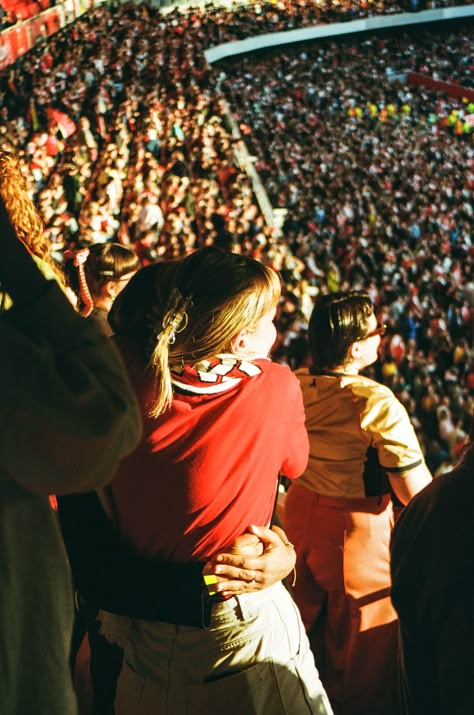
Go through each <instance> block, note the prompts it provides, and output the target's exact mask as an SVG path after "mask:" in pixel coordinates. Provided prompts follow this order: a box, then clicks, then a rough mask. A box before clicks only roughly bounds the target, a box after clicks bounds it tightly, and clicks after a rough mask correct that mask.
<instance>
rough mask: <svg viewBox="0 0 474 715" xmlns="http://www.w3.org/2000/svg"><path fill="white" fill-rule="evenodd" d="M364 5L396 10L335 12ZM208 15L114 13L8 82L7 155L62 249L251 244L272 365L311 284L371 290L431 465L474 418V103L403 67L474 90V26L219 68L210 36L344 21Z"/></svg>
mask: <svg viewBox="0 0 474 715" xmlns="http://www.w3.org/2000/svg"><path fill="white" fill-rule="evenodd" d="M369 9H370V13H374V12H378V11H380V12H395V11H397V10H399V7H398V6H397V5H396V4H393V3H379V4H378V5H376V6H374V5H373V4H371V5H370V6H369V5H366V4H360V5H355V4H348V5H347V4H341V6H340V8H339V10H337V12H340V13H343V14H344V19H351V18H352V17H354V16H355V15H357V16H363V15H364V14H367V13H369ZM205 10H206V9H204V10H199V9H196V8H195V9H194V10H192V11H191V12H189V13H187V14H184V13H180V12H179V11H178V10H174V11H172V12H170V13H168V14H166V15H162V14H161V13H159V12H158V11H157V10H156V9H152V8H148V7H147V6H145V5H142V6H140V7H138V8H137V7H134V6H131V5H125V6H122V7H121V8H120V9H118V8H116V7H112V6H111V7H109V8H104V7H102V8H101V9H100V10H93V11H91V12H90V13H88V14H87V15H86V16H85V17H83V18H82V19H80V20H79V21H78V22H76V23H75V24H74V26H72V27H71V28H68V29H65V30H62V31H61V32H60V33H58V34H57V35H56V36H54V37H53V38H51V39H49V40H48V41H47V42H45V43H44V44H43V45H42V46H41V47H39V48H37V49H36V50H35V51H34V52H33V53H30V54H29V55H28V56H26V57H25V58H23V59H22V60H20V61H18V62H17V64H16V65H15V66H14V67H12V68H10V69H9V70H7V71H6V72H5V73H4V76H3V77H2V81H1V88H2V108H1V119H0V132H1V140H2V141H1V147H2V149H8V148H15V149H18V148H19V147H21V153H22V155H23V158H24V160H25V162H26V163H27V165H28V166H29V169H30V175H31V177H33V181H32V184H31V192H32V194H33V195H35V196H36V199H37V203H38V205H39V207H40V209H41V211H42V215H43V218H44V221H45V225H46V231H47V236H48V238H49V240H50V242H51V246H52V250H53V254H54V256H55V257H56V258H57V259H59V260H60V261H61V260H62V257H63V253H64V251H65V250H67V249H70V248H74V247H76V246H78V245H87V244H90V243H95V242H104V241H110V240H112V239H118V240H119V241H121V242H122V243H125V244H131V245H132V246H133V247H134V249H135V250H136V252H137V253H138V255H139V257H140V259H141V261H142V263H148V262H153V261H155V260H157V259H159V258H163V257H164V258H169V257H173V256H178V255H182V254H184V253H186V252H188V251H189V250H190V249H192V248H194V247H196V246H201V245H206V244H211V243H215V244H217V245H221V246H225V247H231V248H233V249H234V250H239V251H242V252H244V253H252V255H255V256H257V257H259V258H260V259H261V260H263V261H264V262H266V263H269V264H271V265H273V266H274V267H275V268H277V269H279V270H281V271H282V274H283V277H284V279H285V281H286V284H287V295H286V300H285V301H284V302H283V304H282V306H281V308H280V313H281V315H280V328H281V330H280V334H281V339H280V344H279V345H278V346H277V348H276V350H275V356H276V357H277V359H281V360H284V361H287V362H289V363H290V364H291V365H292V366H293V367H296V366H297V365H298V364H300V363H301V362H302V361H304V349H305V341H304V336H305V330H306V321H307V318H308V315H309V312H310V309H311V306H312V301H313V297H314V295H315V294H316V293H317V292H319V291H321V290H323V291H325V290H328V291H333V290H337V289H338V288H341V287H342V288H346V287H362V286H366V287H368V288H369V290H370V291H371V295H372V297H373V300H374V303H375V304H376V306H377V307H378V311H379V313H380V318H381V320H383V321H385V322H387V324H388V325H389V334H388V337H387V338H386V339H385V341H384V359H383V361H382V362H381V364H380V368H379V370H380V374H378V377H379V378H381V379H383V380H384V381H385V382H387V383H388V384H390V385H391V386H392V387H393V389H394V390H395V391H396V393H397V395H399V396H400V397H401V399H402V401H403V403H404V404H405V405H406V406H407V408H408V411H409V413H410V415H411V416H412V418H414V419H415V423H416V424H417V428H418V429H419V431H420V434H421V436H422V439H423V442H424V446H425V449H426V452H427V456H428V461H429V463H430V466H431V468H432V469H434V470H436V469H437V468H438V467H439V466H440V464H442V465H445V464H446V463H449V460H451V459H453V458H455V455H456V451H457V450H458V442H459V441H462V439H463V438H464V434H465V432H466V431H467V419H468V415H469V414H470V411H471V409H472V391H473V386H474V370H473V362H472V350H471V341H472V304H473V299H474V283H473V275H472V270H473V267H472V255H473V253H472V183H473V173H472V172H473V167H472V160H473V156H472V143H471V137H472V133H471V130H472V128H471V129H470V125H469V124H468V122H467V119H466V117H468V115H469V114H472V110H473V106H472V103H470V104H469V103H468V102H467V101H466V100H463V99H459V100H455V99H450V98H449V97H447V96H445V95H441V94H439V95H436V94H434V93H433V92H431V91H429V90H428V89H423V88H421V89H420V88H416V87H414V86H408V85H407V84H406V82H404V80H403V75H404V72H405V71H406V70H407V69H410V70H414V71H418V72H421V73H426V74H429V75H431V76H432V77H434V78H443V79H449V80H450V81H455V82H458V83H460V84H463V85H465V86H468V85H469V82H470V76H471V73H472V66H471V65H470V61H469V53H468V52H467V51H466V47H468V46H469V43H470V42H472V34H470V33H469V31H468V30H466V31H464V32H459V33H451V34H449V35H446V34H443V33H440V34H439V35H432V34H430V35H429V36H427V37H426V38H425V39H424V40H421V39H420V38H417V39H416V40H414V39H413V37H410V36H409V35H405V36H402V37H399V38H398V39H391V38H388V37H384V38H383V39H379V40H375V39H365V40H363V41H362V42H359V41H357V42H352V43H350V44H343V43H335V42H331V43H325V44H319V45H317V46H316V47H313V48H311V47H305V48H302V47H301V46H300V47H298V48H297V49H296V50H287V51H286V52H285V53H284V54H280V55H279V56H275V55H274V54H272V53H270V54H269V55H268V57H266V58H263V57H261V56H260V57H258V59H257V60H256V59H255V57H253V58H247V59H243V60H242V59H239V60H238V62H237V63H236V65H235V67H234V68H232V67H231V65H230V64H229V63H227V64H225V65H224V66H222V65H221V67H220V68H218V69H217V70H211V69H210V68H209V67H207V66H206V63H205V60H204V56H203V49H205V48H206V47H209V46H211V45H213V44H217V43H220V42H223V41H227V40H230V39H240V38H242V37H244V36H248V35H249V34H255V33H256V32H262V31H264V32H268V31H275V30H282V29H293V28H296V27H300V26H303V25H309V24H314V23H315V22H321V21H334V20H337V19H341V17H340V16H338V17H336V16H333V15H334V13H335V12H336V10H335V9H334V4H328V6H327V7H326V6H324V5H317V4H315V3H301V4H297V5H295V4H293V3H292V4H290V3H285V4H279V5H278V6H277V7H275V6H273V5H262V7H261V11H260V12H259V11H258V8H257V12H256V13H254V12H252V13H250V12H248V11H247V10H246V9H245V8H242V7H238V8H236V9H234V10H232V11H231V12H228V11H227V10H223V9H218V8H215V9H212V10H211V11H209V12H205ZM184 38H186V41H185V39H184ZM190 38H192V40H193V41H192V42H191V41H189V40H190ZM79 39H80V40H81V41H80V42H78V40H79ZM355 65H357V67H358V72H357V75H355V74H354V72H353V67H354V66H355ZM218 79H219V80H220V84H221V87H222V89H223V90H224V92H225V93H226V94H227V98H228V100H229V102H230V104H231V106H232V111H233V112H234V114H235V116H236V118H237V119H238V122H239V123H240V129H241V132H242V134H243V136H244V139H245V141H246V143H247V145H248V147H249V150H250V151H251V153H252V154H253V155H254V156H255V157H256V162H255V166H256V168H257V170H258V171H259V174H260V176H261V177H262V179H263V181H264V183H265V186H266V189H267V192H268V194H269V197H270V199H271V201H272V203H273V205H274V207H277V208H283V209H285V210H286V211H287V216H286V220H285V223H284V227H283V232H282V234H281V235H278V233H275V232H274V231H273V230H272V229H270V228H268V227H267V226H265V224H264V221H263V218H262V215H261V213H260V210H259V208H258V206H257V204H256V201H255V197H254V195H253V191H252V186H251V183H250V181H249V179H248V178H247V176H246V175H245V174H244V173H243V172H242V171H241V170H240V169H239V168H238V167H237V166H236V165H235V162H234V157H233V144H234V141H235V137H233V135H232V133H231V130H230V126H229V124H228V120H227V117H226V114H225V108H224V105H223V102H222V95H220V94H219V93H218V92H216V91H215V89H214V88H215V85H216V83H217V81H218ZM446 413H447V414H446ZM458 437H459V439H458Z"/></svg>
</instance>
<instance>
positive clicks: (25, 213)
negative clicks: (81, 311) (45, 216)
mask: <svg viewBox="0 0 474 715" xmlns="http://www.w3.org/2000/svg"><path fill="white" fill-rule="evenodd" d="M0 196H1V197H2V199H3V203H4V204H5V208H6V210H7V212H8V215H9V217H10V222H11V224H12V226H13V228H14V229H15V233H16V235H17V236H18V238H19V239H20V240H21V241H23V243H24V244H25V245H26V246H27V247H28V248H29V249H30V251H31V252H32V253H33V254H34V255H35V256H37V257H38V258H41V260H43V261H44V262H45V263H47V264H48V265H49V266H50V267H51V268H52V269H53V271H54V273H55V274H56V276H57V278H58V280H59V281H60V282H61V283H62V284H63V285H66V280H65V277H64V274H63V272H62V271H61V269H60V268H59V266H58V264H57V263H56V262H55V261H54V259H53V258H52V256H51V252H50V245H49V243H48V241H47V239H46V237H45V235H44V225H43V220H42V218H41V216H40V213H39V211H38V209H37V208H36V206H35V205H34V203H33V201H32V200H31V199H30V196H29V194H28V186H27V182H26V177H25V175H24V173H23V170H22V165H21V162H20V159H19V157H18V156H17V155H16V154H14V153H13V152H9V151H0Z"/></svg>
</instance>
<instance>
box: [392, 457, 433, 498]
mask: <svg viewBox="0 0 474 715" xmlns="http://www.w3.org/2000/svg"><path fill="white" fill-rule="evenodd" d="M388 478H389V481H390V485H391V487H392V489H393V491H394V492H395V494H396V496H397V497H398V499H400V501H401V502H402V504H408V502H409V501H410V499H411V498H412V497H414V496H415V494H418V492H420V491H421V490H422V489H424V487H426V485H427V484H429V483H430V482H431V480H432V476H431V473H430V470H429V469H428V467H427V466H426V464H425V463H424V462H423V463H422V464H420V465H419V466H418V467H415V468H414V469H409V470H407V471H406V472H401V473H399V474H393V473H389V475H388Z"/></svg>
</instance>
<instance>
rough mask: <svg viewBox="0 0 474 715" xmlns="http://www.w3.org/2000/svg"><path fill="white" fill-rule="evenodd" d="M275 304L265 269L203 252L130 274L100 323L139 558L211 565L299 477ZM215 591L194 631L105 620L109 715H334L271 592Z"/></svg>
mask: <svg viewBox="0 0 474 715" xmlns="http://www.w3.org/2000/svg"><path fill="white" fill-rule="evenodd" d="M144 296H146V297H145V300H144ZM279 297H280V281H279V278H278V275H277V274H276V273H275V272H274V271H272V270H271V269H269V268H267V267H266V266H264V265H263V264H261V263H259V262H258V261H255V260H253V259H251V258H248V257H244V256H241V255H237V254H232V253H228V252H226V251H223V250H221V249H218V248H216V247H206V248H202V249H199V250H197V251H195V252H193V253H191V254H190V255H188V256H187V257H185V258H184V259H180V260H176V261H168V262H166V263H161V264H155V265H153V266H148V267H146V268H144V269H142V270H141V271H139V272H138V274H137V275H136V276H134V278H132V280H131V281H130V283H129V285H128V286H127V287H126V288H125V289H124V291H123V292H122V293H121V294H120V296H119V297H118V298H117V301H116V303H115V304H114V306H113V308H112V312H111V316H110V321H111V325H112V327H113V329H114V332H115V335H116V338H115V339H116V343H117V345H118V347H119V350H120V352H121V354H122V357H123V359H124V362H125V365H126V367H127V369H128V373H129V376H130V379H131V381H132V384H133V386H134V388H135V390H136V393H137V397H138V401H139V404H140V407H141V411H142V415H143V421H144V435H143V440H142V441H141V443H140V445H139V446H138V448H137V449H136V450H135V451H134V452H133V454H132V455H130V458H129V459H127V460H125V461H124V462H123V463H122V465H121V466H120V468H119V470H118V471H117V473H116V476H115V478H114V480H113V484H112V485H111V489H110V491H109V497H110V504H111V511H112V513H113V514H114V517H115V523H116V525H117V528H118V530H119V532H120V534H121V537H122V539H123V540H124V542H126V543H127V544H128V545H129V546H130V547H131V548H132V549H133V550H134V552H135V553H136V554H137V555H140V556H146V557H149V558H154V557H157V556H159V557H161V558H164V559H167V560H168V561H170V562H176V563H193V562H202V561H206V560H208V559H212V556H213V555H214V554H215V553H218V552H223V551H224V552H225V550H226V547H228V546H229V545H230V544H231V543H232V542H233V541H234V540H235V538H236V537H238V536H239V535H240V534H242V533H243V532H245V531H247V530H248V529H249V527H251V525H252V524H263V525H266V524H269V523H270V520H271V517H272V512H273V507H274V502H275V496H276V491H277V478H278V474H279V472H280V471H282V472H283V473H284V474H285V475H286V476H287V477H289V478H290V479H293V478H295V477H298V476H299V475H300V474H301V473H302V471H303V470H304V468H305V466H306V462H307V456H308V438H307V434H306V430H305V427H304V411H303V403H302V398H301V392H300V388H299V384H298V382H297V380H296V378H295V377H294V376H293V375H292V373H291V371H290V370H289V369H288V368H287V367H284V366H281V365H277V364H274V363H272V362H271V361H270V360H269V359H268V357H267V356H268V353H269V351H270V348H271V347H272V345H273V343H274V341H275V337H276V331H275V327H274V325H273V318H274V315H275V309H276V305H277V303H278V300H279ZM288 548H292V547H291V545H288ZM256 587H257V584H256ZM216 591H217V594H216V596H215V597H214V604H213V607H212V612H211V617H210V624H209V627H208V628H207V629H206V630H203V629H198V628H193V627H188V626H179V625H174V624H166V623H160V622H156V621H147V620H144V619H131V620H130V621H129V622H128V623H127V624H126V627H125V629H124V627H123V626H124V623H123V619H122V621H121V622H120V624H117V619H116V618H115V617H114V616H111V615H109V616H107V615H105V616H103V619H104V621H103V623H104V629H105V631H106V632H108V633H109V635H110V636H111V637H114V635H115V636H117V635H118V630H117V628H116V627H117V625H120V627H121V631H122V638H121V640H122V643H123V646H124V666H123V669H122V672H121V675H120V677H119V681H118V686H117V697H116V704H115V707H116V714H117V715H125V714H126V715H133V713H138V712H140V713H141V714H142V715H147V714H148V713H153V714H154V715H157V714H163V715H165V714H168V713H169V714H171V713H173V715H180V714H183V715H185V714H186V713H199V712H206V713H213V712H218V711H219V712H221V711H222V708H225V709H226V711H227V713H229V714H230V713H237V712H238V713H242V712H254V713H257V714H258V715H267V713H270V712H271V713H274V714H275V715H276V714H277V713H280V712H281V713H294V714H295V715H296V713H302V712H305V713H330V712H331V708H330V705H329V702H328V700H327V697H326V694H325V692H324V690H323V688H322V686H321V683H320V680H319V676H318V673H317V670H316V668H315V665H314V659H313V657H312V655H311V652H310V649H309V644H308V640H307V638H306V636H305V634H304V629H303V626H302V622H301V618H300V616H299V612H298V610H297V608H296V606H295V604H294V602H293V600H292V598H291V596H290V595H289V593H288V591H287V590H286V589H285V588H284V586H283V585H282V583H281V582H278V583H276V584H274V585H273V586H270V587H269V588H267V589H263V590H260V591H257V590H255V591H253V592H252V591H251V592H248V593H244V594H242V595H233V596H231V597H230V598H226V597H224V596H222V594H220V593H219V584H216Z"/></svg>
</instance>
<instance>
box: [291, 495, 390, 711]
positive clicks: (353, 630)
mask: <svg viewBox="0 0 474 715" xmlns="http://www.w3.org/2000/svg"><path fill="white" fill-rule="evenodd" d="M284 526H285V530H286V533H287V535H288V538H289V539H290V541H291V542H292V543H293V544H294V545H295V548H296V552H297V555H298V557H297V562H296V570H297V580H296V585H295V587H294V591H293V595H294V598H295V601H296V603H297V604H298V606H299V609H300V611H301V615H302V618H303V622H304V625H305V627H306V631H307V633H308V636H309V640H310V643H311V648H312V650H313V653H314V656H315V659H316V665H317V668H318V670H319V674H320V677H321V680H322V682H323V685H324V687H325V688H326V692H327V694H328V696H329V699H330V701H331V704H332V706H333V708H334V712H335V715H397V712H398V707H397V703H396V696H395V693H396V672H397V671H396V669H397V645H398V623H397V615H396V613H395V611H394V609H393V607H392V604H391V601H390V583H391V582H390V567H389V544H390V535H391V531H392V528H393V508H392V503H391V499H390V496H388V495H384V496H381V497H367V498H361V499H338V498H331V497H324V496H321V495H319V494H315V493H313V492H311V491H309V490H308V489H306V488H304V487H300V486H297V485H292V486H291V487H290V489H289V491H288V494H287V497H286V501H285V508H284Z"/></svg>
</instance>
